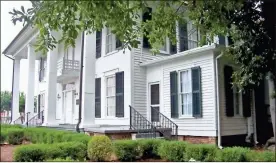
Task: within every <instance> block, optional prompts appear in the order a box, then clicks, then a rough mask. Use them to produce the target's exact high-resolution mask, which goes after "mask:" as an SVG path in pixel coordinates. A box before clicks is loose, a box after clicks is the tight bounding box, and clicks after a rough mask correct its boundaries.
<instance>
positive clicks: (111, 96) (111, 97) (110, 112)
mask: <svg viewBox="0 0 276 163" xmlns="http://www.w3.org/2000/svg"><path fill="white" fill-rule="evenodd" d="M115 90H116V85H115V76H114V75H113V76H109V77H107V78H106V108H107V116H112V117H115V109H116V108H115V107H116V105H115V100H116V94H115Z"/></svg>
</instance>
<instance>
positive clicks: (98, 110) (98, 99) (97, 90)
mask: <svg viewBox="0 0 276 163" xmlns="http://www.w3.org/2000/svg"><path fill="white" fill-rule="evenodd" d="M95 80H96V81H95V82H96V84H95V117H96V118H101V78H96V79H95Z"/></svg>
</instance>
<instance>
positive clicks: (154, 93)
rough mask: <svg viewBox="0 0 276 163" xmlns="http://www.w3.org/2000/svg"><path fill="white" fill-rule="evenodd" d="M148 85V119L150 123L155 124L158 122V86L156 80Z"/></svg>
mask: <svg viewBox="0 0 276 163" xmlns="http://www.w3.org/2000/svg"><path fill="white" fill-rule="evenodd" d="M149 87H150V88H149V97H150V98H149V101H150V102H149V103H150V105H149V106H150V107H149V109H150V119H151V122H152V123H154V124H156V123H158V122H159V111H160V87H159V83H158V82H157V83H150V84H149Z"/></svg>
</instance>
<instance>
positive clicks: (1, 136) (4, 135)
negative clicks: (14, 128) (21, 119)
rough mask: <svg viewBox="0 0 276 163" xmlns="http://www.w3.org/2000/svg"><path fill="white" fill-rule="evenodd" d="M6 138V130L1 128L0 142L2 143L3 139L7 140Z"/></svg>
mask: <svg viewBox="0 0 276 163" xmlns="http://www.w3.org/2000/svg"><path fill="white" fill-rule="evenodd" d="M7 138H8V133H7V131H2V130H1V135H0V143H4V142H5V141H7Z"/></svg>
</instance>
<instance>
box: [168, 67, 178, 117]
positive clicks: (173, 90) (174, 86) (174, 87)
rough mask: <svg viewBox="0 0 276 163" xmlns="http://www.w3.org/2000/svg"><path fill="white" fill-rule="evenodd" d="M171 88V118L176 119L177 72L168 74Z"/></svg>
mask: <svg viewBox="0 0 276 163" xmlns="http://www.w3.org/2000/svg"><path fill="white" fill-rule="evenodd" d="M170 87H171V117H172V118H178V114H179V113H178V93H177V92H178V89H177V72H176V71H173V72H171V73H170Z"/></svg>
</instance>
